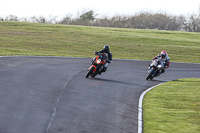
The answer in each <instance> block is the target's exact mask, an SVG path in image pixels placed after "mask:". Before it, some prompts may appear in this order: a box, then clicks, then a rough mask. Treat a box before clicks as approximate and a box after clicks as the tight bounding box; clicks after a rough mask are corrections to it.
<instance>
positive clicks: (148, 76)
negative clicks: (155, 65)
mask: <svg viewBox="0 0 200 133" xmlns="http://www.w3.org/2000/svg"><path fill="white" fill-rule="evenodd" d="M153 70H154V69H152V70H151V72H150V73H149V74H148V75H147V77H146V80H148V79H151V80H152V79H153V78H154V77H152V76H151V75H152V74H153V73H154V71H153Z"/></svg>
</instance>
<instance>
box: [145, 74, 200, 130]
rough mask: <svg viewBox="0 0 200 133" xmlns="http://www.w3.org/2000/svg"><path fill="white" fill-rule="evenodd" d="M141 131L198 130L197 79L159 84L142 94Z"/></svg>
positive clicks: (199, 96) (199, 91)
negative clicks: (142, 128) (142, 117)
mask: <svg viewBox="0 0 200 133" xmlns="http://www.w3.org/2000/svg"><path fill="white" fill-rule="evenodd" d="M143 108H144V114H143V115H144V133H199V131H200V79H195V78H193V79H179V80H175V81H170V82H167V83H164V84H162V85H161V86H158V87H156V88H154V89H152V90H151V91H150V92H148V93H147V94H146V95H145V97H144V104H143Z"/></svg>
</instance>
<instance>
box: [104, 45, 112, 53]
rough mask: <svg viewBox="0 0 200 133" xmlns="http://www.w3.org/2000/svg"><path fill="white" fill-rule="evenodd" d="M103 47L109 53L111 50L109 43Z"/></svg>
mask: <svg viewBox="0 0 200 133" xmlns="http://www.w3.org/2000/svg"><path fill="white" fill-rule="evenodd" d="M103 49H104V51H105V52H106V53H107V52H109V50H110V47H109V46H108V45H105V46H104V47H103Z"/></svg>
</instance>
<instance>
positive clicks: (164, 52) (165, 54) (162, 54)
mask: <svg viewBox="0 0 200 133" xmlns="http://www.w3.org/2000/svg"><path fill="white" fill-rule="evenodd" d="M160 55H161V57H162V58H165V57H166V56H167V51H164V50H163V51H161V53H160Z"/></svg>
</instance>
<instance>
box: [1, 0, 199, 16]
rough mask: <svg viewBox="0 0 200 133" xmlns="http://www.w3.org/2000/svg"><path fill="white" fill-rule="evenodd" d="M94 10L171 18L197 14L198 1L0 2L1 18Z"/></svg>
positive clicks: (72, 0) (43, 0) (63, 14)
mask: <svg viewBox="0 0 200 133" xmlns="http://www.w3.org/2000/svg"><path fill="white" fill-rule="evenodd" d="M84 10H94V11H95V13H97V14H99V16H113V15H132V14H135V13H138V12H140V11H151V12H166V13H168V14H174V15H180V14H181V15H188V14H192V13H198V12H199V10H200V0H0V16H7V15H10V14H12V15H16V16H18V17H30V16H45V17H49V16H50V15H51V16H59V17H63V16H65V15H67V14H72V15H77V12H80V13H81V12H82V11H84Z"/></svg>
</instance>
